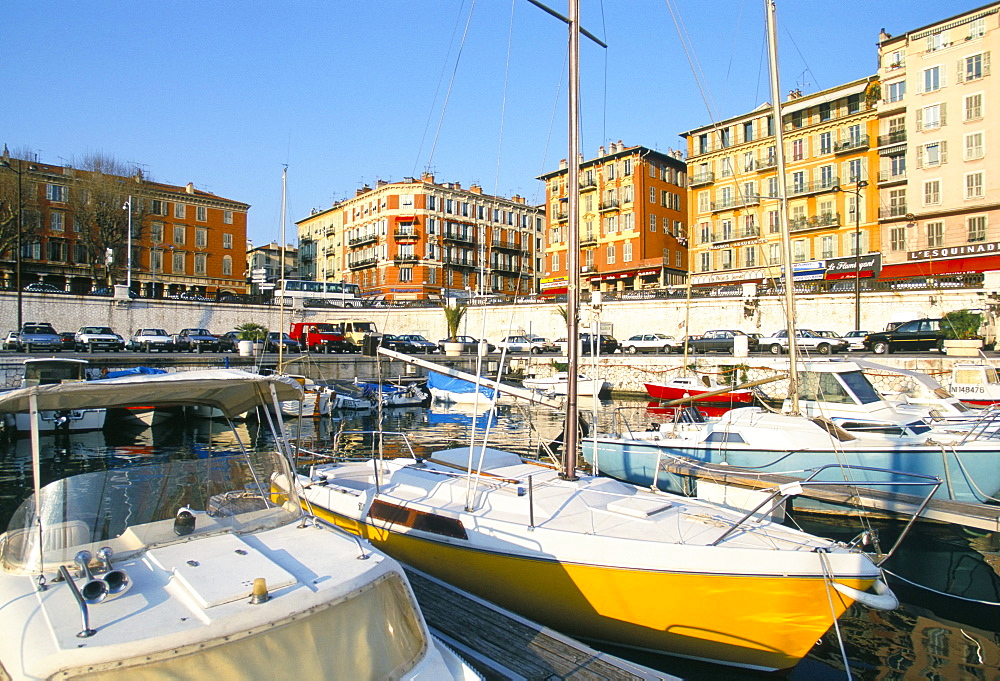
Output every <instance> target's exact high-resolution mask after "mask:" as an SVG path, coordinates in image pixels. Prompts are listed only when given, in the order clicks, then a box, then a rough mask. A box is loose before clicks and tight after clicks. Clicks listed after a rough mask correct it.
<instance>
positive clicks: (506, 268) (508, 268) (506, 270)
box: [490, 263, 521, 274]
mask: <svg viewBox="0 0 1000 681" xmlns="http://www.w3.org/2000/svg"><path fill="white" fill-rule="evenodd" d="M490 271H491V272H500V273H503V274H517V273H518V272H520V271H521V268H520V266H518V265H501V264H499V263H497V264H492V265H490Z"/></svg>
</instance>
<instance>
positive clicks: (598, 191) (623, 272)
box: [538, 141, 688, 295]
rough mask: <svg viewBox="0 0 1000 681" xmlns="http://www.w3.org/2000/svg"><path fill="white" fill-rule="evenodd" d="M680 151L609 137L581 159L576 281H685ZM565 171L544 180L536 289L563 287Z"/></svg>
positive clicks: (622, 287) (615, 284)
mask: <svg viewBox="0 0 1000 681" xmlns="http://www.w3.org/2000/svg"><path fill="white" fill-rule="evenodd" d="M680 156H681V155H680V153H679V152H677V153H673V154H663V153H661V152H658V151H654V150H652V149H647V148H646V147H642V146H633V147H626V146H625V145H624V144H622V142H620V141H619V142H618V143H612V144H611V145H610V147H609V149H608V150H605V148H604V147H601V148H600V149H599V151H598V154H597V156H596V157H595V158H592V159H590V160H588V161H583V162H581V163H580V180H579V182H580V226H579V228H580V249H581V253H580V266H581V288H582V290H584V291H586V290H588V287H589V290H592V291H631V290H639V289H643V288H660V287H664V286H670V285H674V284H682V283H684V281H685V279H686V275H687V267H688V259H687V237H688V229H687V218H686V211H687V196H686V190H685V187H686V186H687V170H686V166H685V164H684V161H683V160H681V158H680ZM567 175H568V170H567V167H566V162H565V161H563V162H562V163H561V164H560V168H559V170H555V171H553V172H550V173H546V174H544V175H542V176H540V177H539V178H538V179H540V180H543V181H544V182H545V200H546V207H547V215H548V229H547V231H546V241H545V256H544V270H543V272H542V273H541V280H540V288H541V293H542V294H543V295H556V294H560V293H565V292H566V288H567V280H568V275H569V273H568V271H567V257H566V256H567V251H568V239H569V237H568V227H569V225H568V217H569V216H568V213H567V201H568V196H569V194H568V189H567V182H568V181H569V180H568V179H567Z"/></svg>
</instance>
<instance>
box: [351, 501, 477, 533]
mask: <svg viewBox="0 0 1000 681" xmlns="http://www.w3.org/2000/svg"><path fill="white" fill-rule="evenodd" d="M368 517H369V518H375V519H378V520H385V521H386V522H389V523H392V524H393V525H402V526H404V527H411V528H413V529H414V530H422V531H424V532H430V533H432V534H440V535H442V536H445V537H454V538H455V539H468V538H469V537H468V535H467V534H466V533H465V527H463V526H462V522H461V521H460V520H458V519H456V518H448V517H446V516H440V515H436V514H434V513H427V512H425V511H417V510H415V509H412V508H404V507H402V506H396V505H395V504H389V503H386V502H384V501H373V502H372V506H371V509H370V510H369V511H368Z"/></svg>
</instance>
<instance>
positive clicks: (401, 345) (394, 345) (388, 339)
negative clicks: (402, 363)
mask: <svg viewBox="0 0 1000 681" xmlns="http://www.w3.org/2000/svg"><path fill="white" fill-rule="evenodd" d="M378 344H379V346H380V347H383V348H386V349H387V350H393V351H395V352H403V353H405V354H407V355H415V354H417V353H421V352H426V350H425V349H424V348H423V347H421V346H418V345H415V344H413V343H411V342H410V341H408V340H406V339H405V338H403V337H402V336H397V335H395V334H391V333H383V334H382V335H381V336H379V343H378Z"/></svg>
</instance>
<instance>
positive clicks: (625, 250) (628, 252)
mask: <svg viewBox="0 0 1000 681" xmlns="http://www.w3.org/2000/svg"><path fill="white" fill-rule="evenodd" d="M622 262H632V242H631V241H626V242H625V243H624V244H622Z"/></svg>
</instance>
